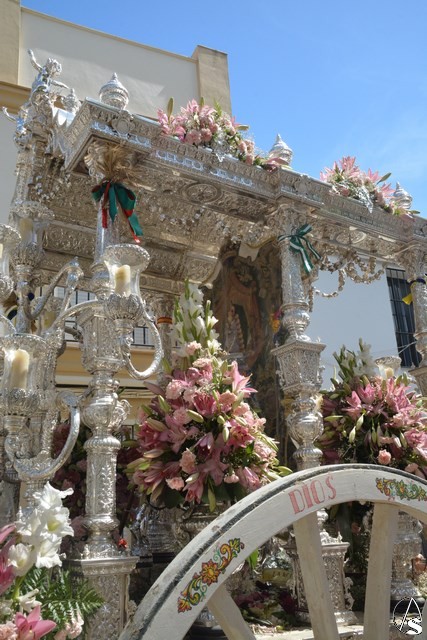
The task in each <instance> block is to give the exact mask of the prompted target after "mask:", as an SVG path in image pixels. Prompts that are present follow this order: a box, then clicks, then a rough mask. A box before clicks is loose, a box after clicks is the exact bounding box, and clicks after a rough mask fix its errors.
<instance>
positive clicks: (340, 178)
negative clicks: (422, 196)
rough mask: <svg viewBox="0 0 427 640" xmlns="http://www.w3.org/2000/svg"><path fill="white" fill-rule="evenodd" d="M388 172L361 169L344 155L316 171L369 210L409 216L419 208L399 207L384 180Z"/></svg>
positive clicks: (337, 191)
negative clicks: (377, 208) (381, 172)
mask: <svg viewBox="0 0 427 640" xmlns="http://www.w3.org/2000/svg"><path fill="white" fill-rule="evenodd" d="M390 175H391V174H390V173H387V174H386V175H384V176H380V174H379V173H378V171H375V172H373V171H371V169H368V171H367V172H365V171H362V169H360V167H358V165H357V164H356V158H355V157H351V156H345V157H343V158H341V160H338V162H334V164H333V166H332V168H328V167H327V168H326V169H325V170H324V171H322V172H321V173H320V179H321V180H323V182H327V183H328V184H331V185H332V187H333V191H334V192H335V193H337V194H339V195H341V196H344V197H347V198H354V199H355V200H360V202H362V204H364V205H365V206H366V208H367V209H368V210H369V211H370V212H372V211H373V208H374V207H381V208H382V209H384V211H387V212H388V213H391V214H392V215H395V216H410V215H411V214H417V213H419V211H415V210H413V209H411V210H409V209H406V208H405V207H403V206H402V203H401V202H400V201H399V199H397V198H395V197H394V190H393V187H392V186H391V185H390V184H389V183H387V182H386V180H387V179H388V178H389V177H390Z"/></svg>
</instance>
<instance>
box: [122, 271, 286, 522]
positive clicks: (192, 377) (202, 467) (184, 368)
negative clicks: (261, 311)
mask: <svg viewBox="0 0 427 640" xmlns="http://www.w3.org/2000/svg"><path fill="white" fill-rule="evenodd" d="M202 298H203V295H202V293H201V291H200V290H199V289H198V288H197V287H196V286H195V285H192V284H189V283H188V282H187V283H186V286H185V292H184V293H183V294H182V295H181V297H180V299H179V301H178V302H177V303H176V305H175V310H174V317H173V340H174V341H175V343H176V345H177V351H176V354H175V362H174V365H173V368H170V369H169V381H168V383H167V385H166V387H165V388H164V389H162V388H160V387H158V386H155V385H150V384H148V385H147V386H148V388H149V389H150V390H151V391H153V392H154V393H155V394H156V396H155V397H154V398H153V400H152V401H151V402H150V404H149V405H147V406H144V407H143V410H142V413H141V417H140V420H141V427H140V431H139V433H138V436H137V440H138V449H139V452H140V455H141V457H140V458H139V459H137V460H135V461H134V462H132V463H131V464H129V466H128V473H129V474H130V475H131V477H132V481H133V482H134V483H135V484H136V485H137V486H138V487H139V490H140V492H141V493H144V494H145V495H146V496H147V497H149V499H150V500H151V501H152V502H153V503H155V504H161V505H165V506H168V507H171V506H175V505H177V504H178V503H182V502H184V503H187V504H188V503H189V504H198V503H200V502H204V503H208V504H209V506H210V509H211V510H212V511H213V510H214V509H215V506H216V503H217V502H218V501H221V502H230V501H235V500H238V499H239V498H241V497H243V496H244V495H246V493H248V492H250V491H253V490H254V489H257V488H258V487H260V486H261V485H262V484H265V483H266V482H269V481H270V480H273V479H275V478H277V477H279V476H280V475H284V474H286V473H289V469H285V468H284V467H280V466H279V465H278V462H277V459H276V452H277V447H276V444H275V442H274V441H273V440H272V439H271V438H269V437H268V436H267V435H266V434H265V433H264V422H265V420H264V419H263V418H260V417H259V416H258V415H257V414H256V412H255V411H254V410H253V409H252V408H251V407H250V405H249V399H250V397H251V395H252V394H253V393H254V392H255V390H254V389H252V388H251V387H249V386H248V383H249V378H247V377H245V376H242V375H241V374H240V372H239V370H238V366H237V363H236V362H234V361H233V362H229V361H228V360H227V359H226V354H225V353H224V352H223V351H222V350H221V345H220V343H219V342H218V340H217V338H218V334H217V333H216V331H215V330H214V328H213V327H214V326H215V324H216V322H217V320H216V318H214V316H213V315H212V311H211V309H210V303H209V302H207V303H206V304H205V305H203V303H202Z"/></svg>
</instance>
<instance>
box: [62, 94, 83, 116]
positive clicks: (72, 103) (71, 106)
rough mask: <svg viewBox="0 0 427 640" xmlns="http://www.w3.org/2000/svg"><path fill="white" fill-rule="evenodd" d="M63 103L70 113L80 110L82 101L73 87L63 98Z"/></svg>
mask: <svg viewBox="0 0 427 640" xmlns="http://www.w3.org/2000/svg"><path fill="white" fill-rule="evenodd" d="M62 104H63V105H64V109H65V111H68V112H69V113H76V111H78V109H79V107H80V105H81V102H80V100H79V99H78V97H77V95H76V92H75V91H74V89H71V91H70V93H69V94H68V95H66V96H65V98H63V99H62Z"/></svg>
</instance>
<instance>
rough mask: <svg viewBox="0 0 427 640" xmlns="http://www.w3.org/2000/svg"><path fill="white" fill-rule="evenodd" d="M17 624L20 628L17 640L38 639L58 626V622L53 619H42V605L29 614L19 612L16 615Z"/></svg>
mask: <svg viewBox="0 0 427 640" xmlns="http://www.w3.org/2000/svg"><path fill="white" fill-rule="evenodd" d="M15 625H16V627H17V629H18V638H17V640H38V639H39V638H42V637H43V636H45V635H47V634H48V633H50V632H51V631H52V630H53V629H55V627H56V623H55V622H53V621H52V620H42V618H41V617H40V605H38V606H37V607H35V608H34V609H33V610H32V611H31V613H29V614H28V616H25V615H24V614H22V613H17V614H16V615H15Z"/></svg>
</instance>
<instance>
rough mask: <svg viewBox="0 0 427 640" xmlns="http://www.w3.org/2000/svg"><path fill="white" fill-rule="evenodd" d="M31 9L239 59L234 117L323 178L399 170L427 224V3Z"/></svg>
mask: <svg viewBox="0 0 427 640" xmlns="http://www.w3.org/2000/svg"><path fill="white" fill-rule="evenodd" d="M22 4H23V5H24V6H26V7H28V8H30V9H34V10H36V11H40V12H42V13H47V14H49V15H52V16H55V17H57V18H61V19H63V20H69V21H71V22H76V23H78V24H81V25H84V26H87V27H91V28H94V29H99V30H101V31H104V32H107V33H111V34H114V35H117V36H121V37H124V38H129V39H130V40H136V41H138V42H141V43H143V44H148V45H151V46H154V47H159V48H161V49H167V50H169V51H173V52H175V53H180V54H182V55H186V56H191V54H192V52H193V50H194V48H195V47H196V45H198V44H201V45H204V46H207V47H212V48H214V49H218V50H220V51H225V52H226V53H227V54H228V62H229V71H230V84H231V97H232V105H233V115H235V116H236V119H237V120H238V121H239V122H242V123H245V124H249V125H250V132H251V133H252V136H253V138H254V139H255V142H256V144H257V146H258V147H260V148H261V149H264V150H266V151H268V149H269V148H270V147H271V145H272V143H273V142H274V139H275V136H276V133H280V134H281V135H282V138H283V139H284V140H285V141H286V142H287V143H288V144H289V146H290V147H291V148H292V149H293V151H294V160H293V167H294V169H295V170H297V171H300V172H303V173H307V174H309V175H311V176H314V177H318V176H319V172H320V171H321V170H322V169H323V168H324V167H325V166H331V165H332V163H333V161H334V160H335V159H339V158H341V157H342V156H343V155H353V156H356V158H357V161H358V164H359V165H360V166H361V168H362V169H365V170H367V169H368V168H371V169H372V170H378V171H380V173H381V174H384V173H387V172H389V171H391V172H392V177H391V181H392V183H393V184H394V183H395V181H396V180H398V181H399V182H400V183H401V185H402V186H403V187H404V188H405V189H406V190H407V191H409V192H410V193H411V194H412V196H413V198H414V201H413V207H414V208H415V209H419V210H421V212H422V213H423V216H424V217H427V40H426V35H425V31H426V28H427V3H426V2H425V0H409V1H408V2H396V1H395V2H385V0H357V1H355V2H345V1H343V0H326V1H325V2H319V1H318V0H300V1H299V2H295V1H294V0H293V1H292V2H291V1H290V0H263V1H261V0H228V1H226V0H216V1H215V2H206V3H202V2H200V1H198V2H196V1H195V0H187V1H186V2H173V1H172V0H162V2H147V1H144V0H121V1H120V2H112V0H103V1H102V2H101V1H100V0H92V1H91V2H87V1H86V2H83V1H82V0H73V1H72V2H58V1H57V0H22Z"/></svg>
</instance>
